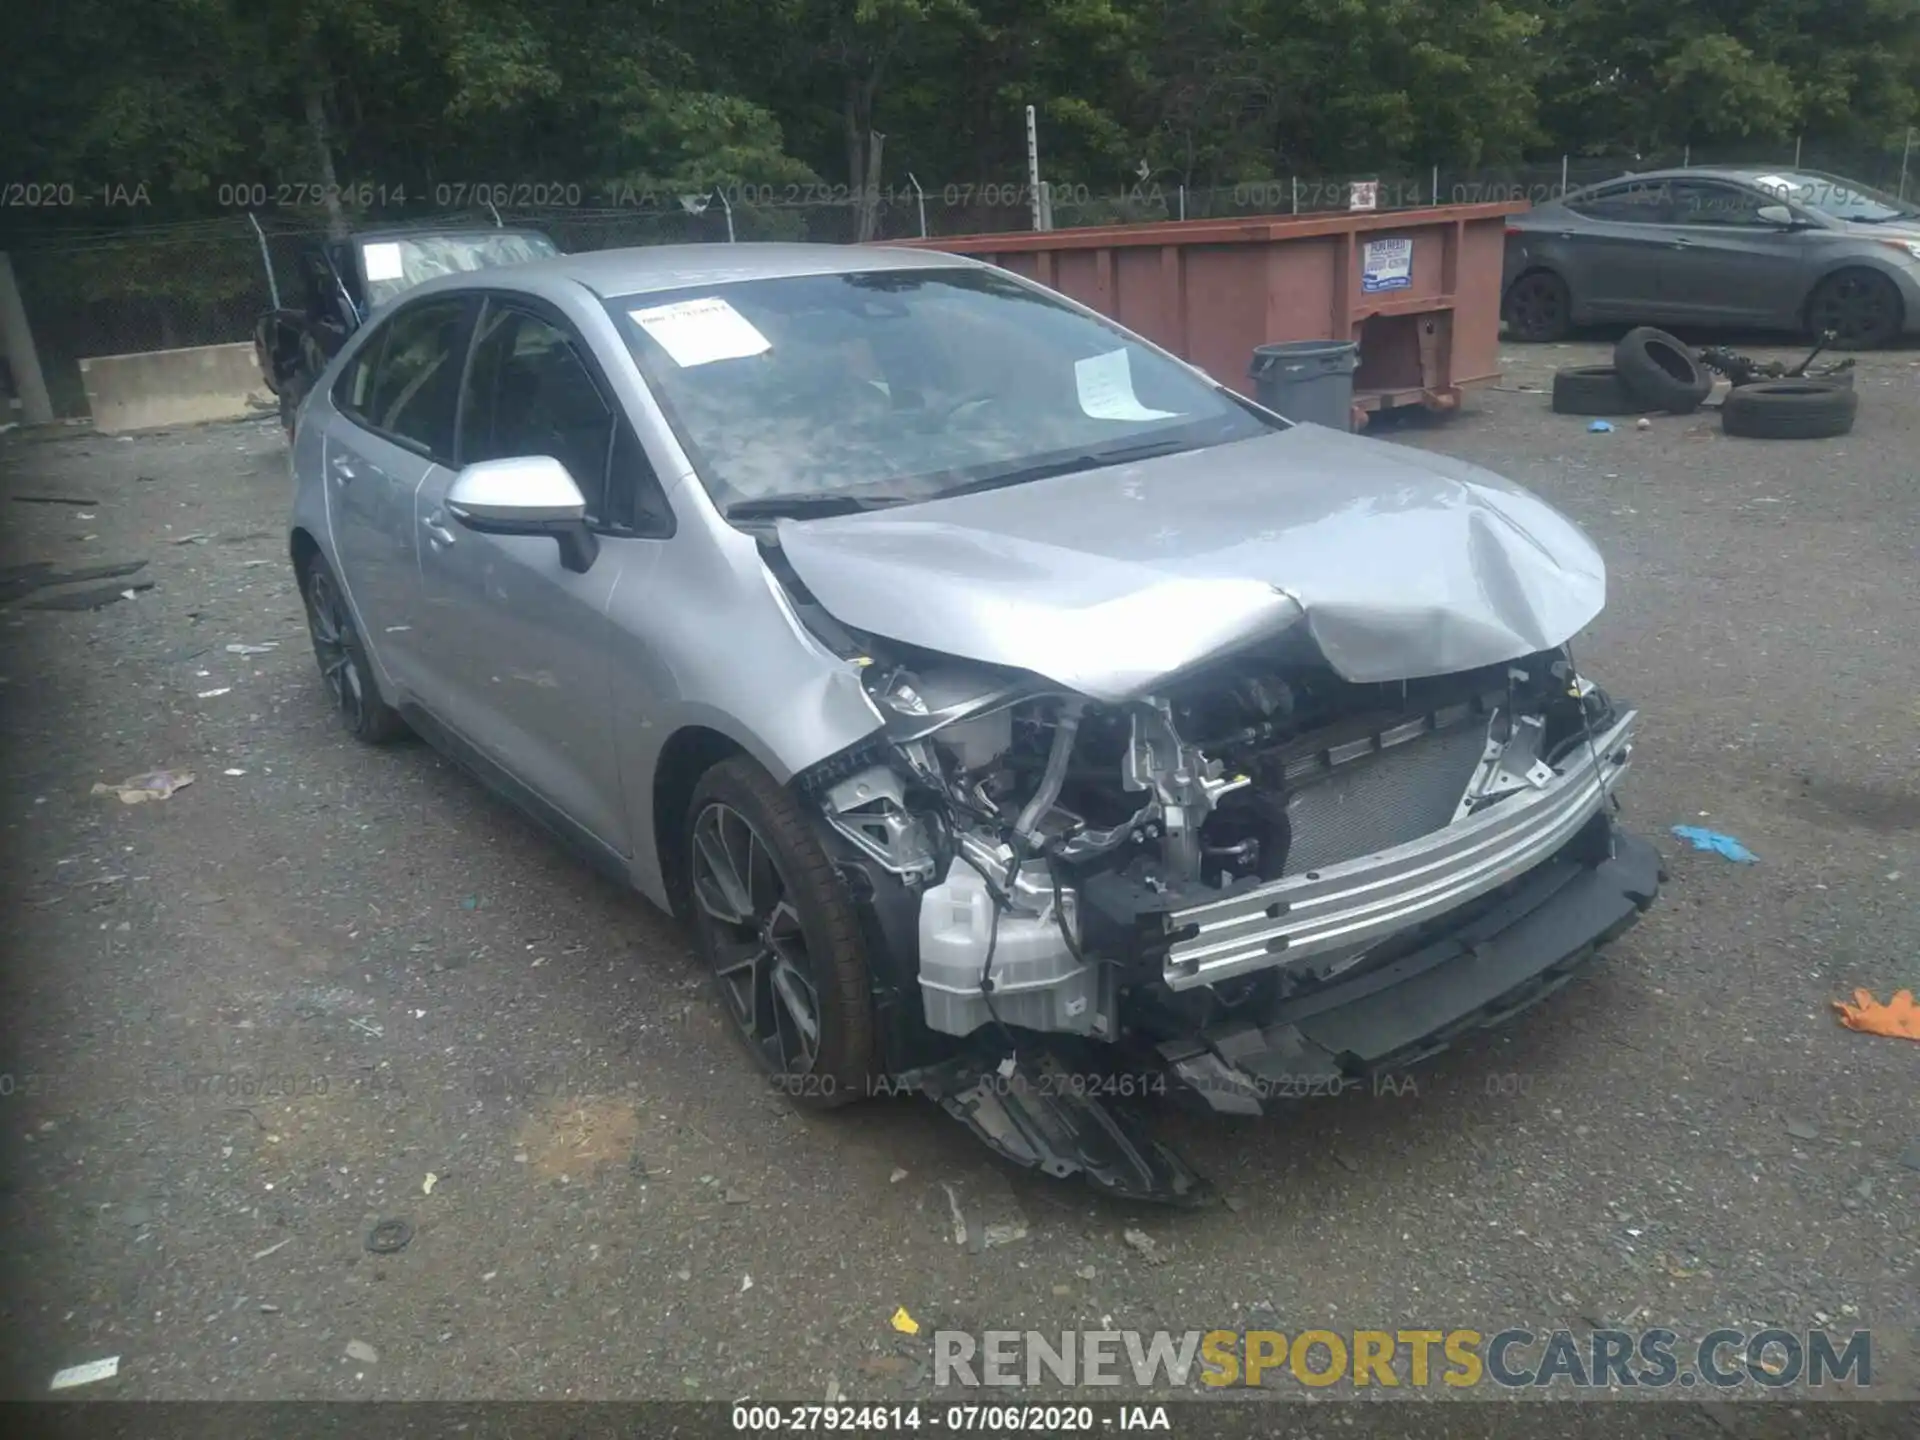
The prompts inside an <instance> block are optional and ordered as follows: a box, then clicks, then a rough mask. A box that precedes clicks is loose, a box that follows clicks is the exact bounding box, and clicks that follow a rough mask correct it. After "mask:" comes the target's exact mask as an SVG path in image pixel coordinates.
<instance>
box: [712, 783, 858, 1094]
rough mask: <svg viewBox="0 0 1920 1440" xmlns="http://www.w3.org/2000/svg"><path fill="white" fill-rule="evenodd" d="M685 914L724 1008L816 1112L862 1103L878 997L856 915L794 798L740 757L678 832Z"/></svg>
mask: <svg viewBox="0 0 1920 1440" xmlns="http://www.w3.org/2000/svg"><path fill="white" fill-rule="evenodd" d="M681 843H682V846H683V847H684V848H683V849H682V852H681V853H682V854H683V855H684V856H685V858H686V864H685V870H684V874H685V876H686V887H687V896H686V898H687V901H688V911H689V913H690V914H691V916H692V919H693V925H694V931H695V934H696V936H697V937H698V941H699V946H700V952H701V954H702V956H703V957H704V958H705V960H706V962H707V965H708V968H709V969H710V970H711V971H712V972H713V979H714V985H715V988H716V990H717V991H718V992H719V999H720V1004H721V1008H722V1009H724V1010H725V1011H726V1014H727V1018H728V1019H729V1020H731V1021H732V1022H733V1028H734V1031H735V1033H736V1034H738V1035H739V1037H740V1038H741V1039H742V1040H743V1041H744V1042H745V1044H746V1047H747V1050H748V1051H749V1053H751V1054H752V1056H753V1057H754V1060H755V1062H756V1063H757V1064H758V1065H759V1066H760V1068H761V1069H762V1070H763V1071H764V1072H765V1073H766V1074H767V1076H768V1078H769V1079H770V1080H771V1081H772V1083H773V1084H774V1086H775V1087H776V1088H778V1089H779V1090H780V1091H781V1092H782V1093H783V1094H785V1095H786V1096H787V1098H788V1099H789V1100H791V1101H792V1102H793V1103H794V1104H796V1105H798V1106H800V1107H802V1108H803V1109H808V1110H832V1109H836V1108H838V1107H839V1106H842V1105H847V1104H851V1103H852V1102H853V1101H855V1100H859V1099H861V1098H862V1097H863V1096H864V1095H865V1094H866V1091H867V1088H868V1082H869V1079H870V1077H871V1074H872V1070H871V1065H872V1056H873V1044H874V1041H873V992H872V985H871V982H870V980H869V978H868V972H867V956H866V947H865V944H864V942H863V941H862V938H861V930H860V921H859V917H858V916H857V914H856V913H855V911H854V908H853V901H852V898H851V897H850V896H849V895H848V893H847V888H846V885H845V883H844V882H843V881H842V880H841V878H840V876H839V874H838V872H836V871H835V869H834V867H833V862H832V861H831V860H829V859H828V858H827V853H826V851H825V850H824V849H822V848H821V845H820V841H819V838H818V837H817V836H816V835H815V834H814V833H813V829H812V826H811V825H810V824H809V823H808V820H807V818H806V816H805V815H804V814H802V812H801V810H800V807H799V805H798V804H797V803H795V801H794V798H793V796H792V795H791V794H789V793H788V792H787V790H786V789H785V788H784V787H782V786H781V785H779V784H778V783H776V782H775V781H774V779H773V777H772V776H771V775H769V774H767V772H766V771H765V770H763V769H762V768H761V767H760V766H759V765H758V764H756V763H755V762H754V761H753V760H752V759H750V758H749V757H747V756H744V755H736V756H734V757H733V758H732V759H730V760H723V761H721V762H720V763H719V764H718V765H715V766H714V767H713V768H712V769H711V770H709V771H707V773H706V774H705V775H703V776H701V777H700V780H699V783H698V784H696V785H695V786H694V790H693V798H692V800H691V802H690V803H689V804H688V806H687V816H686V824H685V826H684V828H683V830H682V835H681Z"/></svg>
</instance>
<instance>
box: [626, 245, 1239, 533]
mask: <svg viewBox="0 0 1920 1440" xmlns="http://www.w3.org/2000/svg"><path fill="white" fill-rule="evenodd" d="M608 308H609V310H610V311H611V312H612V314H613V316H614V318H615V322H616V324H618V325H619V326H620V327H621V330H622V332H623V333H624V334H625V336H626V337H627V343H628V344H629V345H630V346H631V347H632V350H633V353H634V356H635V358H636V360H637V361H638V362H639V365H640V369H641V371H642V372H643V373H644V374H645V376H646V378H647V381H648V383H649V385H650V386H651V387H652V389H653V393H654V396H655V398H656V399H657V400H658V401H659V402H660V405H661V409H662V410H663V411H664V412H665V413H666V416H667V419H668V422H669V423H670V424H671V425H672V426H673V428H674V431H675V433H676V435H677V436H678V437H679V440H680V443H681V445H682V446H683V447H684V448H685V449H686V451H687V453H688V456H689V458H690V459H691V460H692V461H693V464H694V468H695V469H696V470H697V471H698V472H699V475H700V478H701V480H702V482H703V483H704V484H705V485H706V487H707V490H708V493H709V494H711V495H712V496H713V498H714V502H715V503H716V504H717V505H719V506H720V507H721V508H722V509H723V510H724V509H731V508H733V507H735V506H739V505H742V504H743V503H746V504H750V505H751V508H752V509H753V510H757V511H761V512H773V511H779V510H783V509H784V510H789V511H791V512H792V513H802V512H803V511H804V510H806V509H807V508H808V507H810V506H811V507H812V508H815V509H820V508H833V507H834V506H836V505H837V506H838V507H839V508H851V507H852V506H853V505H855V504H857V503H862V502H865V503H889V502H895V503H897V502H900V501H904V500H921V499H929V498H932V497H933V496H935V495H939V494H947V493H953V492H954V491H957V490H959V489H963V488H979V487H981V486H983V485H991V484H995V483H1017V482H1018V481H1019V480H1021V479H1038V478H1040V476H1041V475H1042V474H1043V473H1055V474H1057V473H1061V472H1062V471H1063V470H1071V469H1084V468H1090V467H1092V466H1095V465H1099V464H1103V463H1108V464H1110V463H1117V461H1118V460H1119V459H1121V458H1130V457H1132V456H1133V455H1136V454H1145V453H1163V452H1165V451H1170V450H1175V449H1193V448H1197V447H1200V446H1205V445H1218V444H1224V443H1226V442H1228V441H1232V440H1241V439H1247V438H1250V437H1252V436H1254V435H1258V434H1262V433H1265V432H1266V431H1267V430H1268V429H1269V428H1270V426H1269V422H1267V421H1265V420H1263V419H1261V418H1259V417H1258V416H1257V415H1255V414H1254V413H1253V412H1252V411H1251V410H1249V409H1248V408H1246V407H1244V406H1242V405H1240V404H1238V403H1236V402H1235V401H1234V400H1232V399H1229V398H1228V397H1227V396H1225V395H1224V394H1222V393H1221V392H1220V391H1218V390H1217V389H1215V388H1214V387H1213V386H1212V385H1210V384H1208V383H1207V382H1206V381H1205V380H1203V379H1201V378H1199V377H1198V376H1196V375H1195V374H1194V373H1193V372H1192V371H1190V370H1188V369H1187V368H1186V367H1185V366H1183V365H1180V364H1177V363H1175V362H1174V361H1171V360H1169V359H1167V358H1166V357H1165V356H1163V355H1161V354H1158V353H1156V352H1155V351H1153V350H1150V349H1148V348H1146V347H1144V346H1142V345H1140V344H1139V343H1137V342H1136V341H1133V340H1131V339H1129V338H1128V337H1127V336H1126V335H1124V334H1122V333H1121V332H1119V331H1117V330H1115V329H1113V328H1112V327H1111V326H1108V325H1106V324H1104V323H1103V322H1100V321H1098V320H1094V319H1090V318H1088V317H1087V316H1085V315H1082V314H1081V313H1079V312H1078V311H1076V310H1072V309H1069V308H1068V307H1067V306H1066V305H1065V304H1063V303H1061V302H1060V301H1059V300H1057V299H1056V298H1054V297H1052V296H1051V295H1049V294H1048V293H1047V292H1046V291H1044V290H1040V289H1038V288H1037V287H1034V286H1030V285H1026V284H1023V283H1021V282H1019V281H1016V280H1014V279H1012V278H1010V277H1008V276H1006V275H1003V274H1000V273H998V272H996V271H991V270H979V269H972V268H965V269H963V268H955V269H951V270H945V269H941V270H882V271H874V272H868V273H862V274H853V275H803V276H787V277H780V278H774V279H765V280H747V281H736V282H732V283H727V284H720V285H713V286H707V287H704V288H702V289H698V290H681V291H675V292H672V293H670V294H648V295H638V296H631V297H628V298H626V299H619V300H613V301H609V302H608Z"/></svg>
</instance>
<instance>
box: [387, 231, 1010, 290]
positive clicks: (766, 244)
mask: <svg viewBox="0 0 1920 1440" xmlns="http://www.w3.org/2000/svg"><path fill="white" fill-rule="evenodd" d="M956 266H960V267H966V268H969V269H979V268H983V267H982V264H981V262H980V261H977V260H969V259H967V258H965V257H964V256H959V255H947V254H943V253H941V252H939V251H933V250H908V249H895V248H891V247H888V246H884V245H828V244H801V243H792V242H782V241H746V242H743V243H740V244H730V243H724V242H715V243H710V244H701V245H638V246H633V247H630V248H628V249H624V250H588V251H583V252H581V253H579V254H575V255H556V256H552V257H550V258H547V259H542V260H523V261H520V262H518V263H516V264H513V265H507V266H495V267H492V268H490V269H486V270H474V271H468V272H465V273H463V274H462V275H460V276H459V277H457V278H458V279H459V280H462V281H465V282H466V283H467V284H469V285H478V286H487V285H495V284H497V285H501V286H512V287H521V286H526V285H528V284H530V283H532V284H535V285H539V284H542V283H544V282H548V281H556V280H557V281H563V282H564V281H572V282H573V283H575V284H577V285H581V286H584V287H585V288H586V289H588V290H591V291H592V292H593V293H594V294H595V295H597V296H599V297H600V298H601V299H603V300H610V299H613V298H615V297H616V296H626V295H644V294H649V293H651V292H654V291H661V290H680V289H684V288H687V287H689V286H694V285H722V284H727V283H729V282H732V281H736V280H774V279H782V278H785V277H788V276H796V275H848V274H853V273H856V272H860V271H874V270H882V271H885V270H929V269H953V268H955V267H956ZM454 278H456V277H452V276H446V277H442V279H441V280H437V281H430V282H428V283H430V284H435V285H444V282H445V281H446V280H451V279H454ZM422 288H424V287H422Z"/></svg>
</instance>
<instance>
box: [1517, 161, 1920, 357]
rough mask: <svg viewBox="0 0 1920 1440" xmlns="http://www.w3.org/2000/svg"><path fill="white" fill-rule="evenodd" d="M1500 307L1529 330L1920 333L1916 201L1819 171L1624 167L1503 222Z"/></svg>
mask: <svg viewBox="0 0 1920 1440" xmlns="http://www.w3.org/2000/svg"><path fill="white" fill-rule="evenodd" d="M1501 293H1502V295H1503V297H1504V299H1503V303H1502V312H1501V313H1502V315H1503V317H1504V318H1505V320H1506V322H1507V326H1508V329H1509V331H1510V332H1511V333H1512V334H1513V335H1514V336H1515V337H1516V338H1518V339H1522V340H1558V339H1561V338H1563V337H1564V336H1565V335H1566V334H1567V333H1568V331H1569V330H1570V329H1571V328H1572V327H1573V326H1576V325H1587V324H1595V323H1602V322H1607V321H1617V322H1620V323H1623V324H1630V325H1678V326H1689V325H1692V326H1712V327H1746V328H1750V329H1761V330H1784V331H1794V332H1803V333H1805V334H1807V335H1809V336H1810V337H1818V336H1819V335H1821V334H1824V333H1827V332H1832V333H1833V334H1834V335H1835V337H1836V343H1837V344H1839V345H1840V346H1841V347H1842V348H1846V349H1870V348H1872V347H1875V346H1880V345H1886V344H1888V343H1890V342H1891V341H1893V340H1895V339H1897V338H1898V337H1899V336H1901V335H1903V334H1908V335H1911V334H1915V333H1920V207H1917V206H1915V205H1912V204H1909V203H1907V202H1905V201H1902V200H1900V199H1898V198H1897V197H1895V196H1892V195H1887V194H1884V193H1882V192H1880V191H1878V190H1874V189H1873V188H1871V187H1870V186H1866V185H1860V184H1856V183H1855V182H1853V181H1850V180H1843V179H1841V178H1840V177H1838V176H1834V175H1827V174H1824V173H1821V172H1818V171H1810V170H1765V169H1753V170H1732V169H1717V168H1704V167H1702V168H1693V169H1686V170H1653V171H1649V172H1647V173H1646V174H1642V175H1626V176H1622V177H1621V178H1620V179H1618V180H1611V181H1608V182H1607V183H1606V184H1604V185H1595V186H1592V187H1590V188H1588V189H1586V190H1581V191H1578V192H1576V193H1574V194H1572V195H1568V196H1567V197H1566V198H1564V199H1561V200H1555V201H1552V202H1550V203H1548V204H1545V205H1538V206H1535V207H1534V208H1533V209H1531V210H1528V211H1526V212H1524V213H1522V214H1519V215H1515V216H1514V217H1512V219H1510V220H1509V221H1508V222H1507V254H1506V273H1505V276H1504V279H1503V282H1502V286H1501Z"/></svg>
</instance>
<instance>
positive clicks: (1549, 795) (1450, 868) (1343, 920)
mask: <svg viewBox="0 0 1920 1440" xmlns="http://www.w3.org/2000/svg"><path fill="white" fill-rule="evenodd" d="M1637 718H1638V716H1637V713H1636V712H1631V711H1630V712H1628V713H1627V714H1626V715H1625V716H1624V717H1622V718H1621V719H1619V720H1618V721H1617V722H1615V723H1614V725H1613V726H1612V727H1611V728H1610V729H1608V730H1607V731H1606V732H1605V733H1604V734H1602V735H1598V736H1596V737H1594V740H1593V743H1592V745H1591V746H1590V747H1582V748H1579V749H1577V750H1575V751H1574V752H1573V753H1572V754H1571V755H1570V757H1569V758H1568V761H1567V763H1566V765H1565V768H1564V769H1562V770H1561V771H1559V772H1558V773H1557V774H1555V776H1554V778H1553V779H1552V780H1551V781H1550V782H1548V783H1547V784H1545V785H1543V786H1541V787H1540V788H1538V789H1530V790H1524V791H1520V792H1518V793H1514V794H1510V795H1508V796H1506V797H1505V798H1504V799H1502V800H1500V801H1499V802H1498V803H1497V804H1495V805H1492V806H1490V807H1488V808H1487V809H1486V810H1484V811H1483V812H1482V813H1480V814H1477V815H1475V816H1473V817H1471V818H1469V819H1466V820H1462V821H1459V822H1457V823H1455V824H1452V825H1449V826H1446V827H1444V828H1442V829H1439V830H1436V831H1434V832H1433V833H1432V834H1429V835H1426V836H1424V837H1422V838H1420V839H1417V840H1414V841H1411V842H1409V843H1406V844H1403V845H1400V846H1397V847H1395V848H1393V849H1390V850H1386V851H1383V852H1381V853H1379V854H1372V855H1367V856H1365V857H1363V858H1360V859H1356V860H1351V861H1348V862H1345V863H1343V864H1337V865H1332V866H1329V867H1328V868H1326V869H1323V870H1309V871H1307V872H1305V873H1303V874H1299V875H1293V876H1289V877H1288V878H1286V879H1283V880H1280V881H1277V882H1274V883H1272V884H1268V885H1262V886H1258V887H1255V888H1252V889H1248V890H1245V891H1242V892H1241V893H1239V894H1237V895H1233V896H1231V897H1228V898H1225V899H1220V900H1214V901H1209V902H1205V903H1202V904H1198V905H1190V906H1186V907H1184V908H1182V909H1177V910H1172V911H1170V912H1167V913H1166V914H1165V915H1164V916H1163V917H1162V920H1161V923H1162V925H1163V927H1164V933H1165V934H1166V935H1167V936H1169V937H1173V938H1172V940H1171V943H1170V945H1169V946H1168V948H1167V952H1166V965H1165V973H1164V978H1165V980H1166V983H1167V986H1168V987H1169V988H1170V989H1173V990H1184V989H1189V988H1191V987H1193V986H1196V985H1210V984H1218V983H1219V982H1221V981H1223V980H1227V979H1231V978H1233V977H1235V976H1238V975H1242V974H1245V973H1246V972H1248V971H1250V970H1255V969H1263V968H1266V967H1269V966H1272V965H1274V964H1276V963H1281V962H1283V961H1284V962H1285V963H1295V962H1299V961H1302V960H1306V959H1308V958H1310V957H1313V956H1316V955H1325V954H1329V953H1332V952H1338V951H1342V950H1349V949H1352V948H1354V947H1357V946H1361V945H1364V944H1365V943H1366V942H1368V941H1370V940H1375V939H1378V938H1380V937H1382V936H1386V935H1390V934H1393V933H1395V932H1397V931H1400V930H1404V929H1406V928H1408V927H1410V926H1413V925H1417V924H1420V923H1421V922H1422V921H1425V920H1428V919H1431V918H1432V917H1434V916H1436V915H1439V914H1442V913H1444V912H1445V911H1447V910H1450V909H1453V908H1455V907H1456V906H1459V905H1463V904H1465V903H1467V902H1468V901H1470V900H1473V899H1475V898H1476V897H1478V896H1480V895H1483V894H1485V893H1486V892H1488V891H1489V890H1492V889H1494V888H1496V887H1498V886H1500V885H1503V884H1505V883H1506V882H1507V881H1509V880H1511V879H1513V878H1514V877H1515V876H1516V875H1519V874H1521V873H1522V872H1524V871H1526V870H1528V869H1530V868H1532V867H1533V866H1535V865H1537V864H1539V863H1541V862H1542V861H1544V860H1546V859H1547V858H1549V857H1550V856H1552V855H1553V854H1554V853H1555V852H1556V851H1558V850H1559V849H1560V847H1561V846H1563V845H1564V844H1566V843H1567V841H1568V840H1570V839H1572V838H1573V836H1574V834H1575V833H1576V832H1577V831H1578V830H1579V829H1580V828H1581V826H1583V825H1584V824H1585V823H1586V822H1587V821H1588V820H1589V819H1590V818H1591V817H1592V816H1593V814H1594V812H1595V811H1597V810H1599V809H1600V807H1601V806H1602V805H1603V804H1605V802H1606V798H1607V796H1608V795H1609V794H1610V793H1611V792H1612V790H1613V787H1614V786H1615V784H1617V783H1618V781H1619V779H1620V777H1621V776H1622V775H1623V774H1625V772H1626V769H1627V767H1628V765H1629V763H1630V761H1631V757H1632V753H1633V742H1632V735H1633V727H1634V723H1635V721H1636V720H1637Z"/></svg>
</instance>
